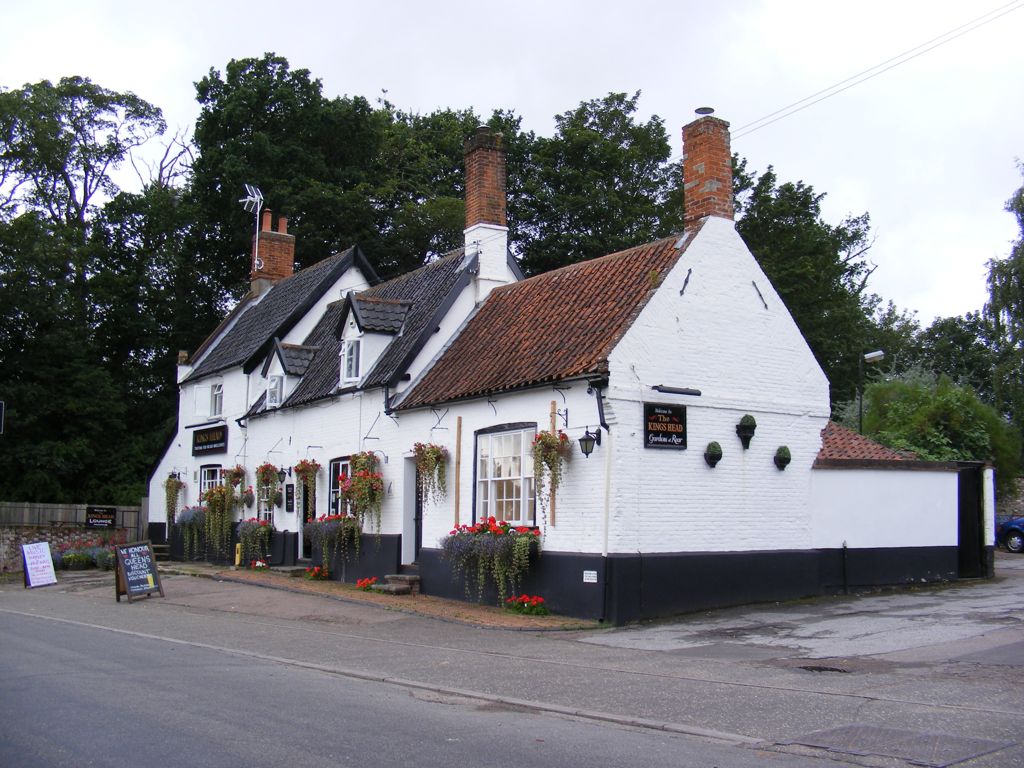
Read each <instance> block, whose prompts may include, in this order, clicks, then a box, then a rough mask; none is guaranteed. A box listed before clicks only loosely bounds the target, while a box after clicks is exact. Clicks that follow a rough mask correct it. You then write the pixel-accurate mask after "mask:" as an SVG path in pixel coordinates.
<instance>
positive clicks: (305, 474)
mask: <svg viewBox="0 0 1024 768" xmlns="http://www.w3.org/2000/svg"><path fill="white" fill-rule="evenodd" d="M293 469H294V470H295V476H296V477H297V478H298V479H299V482H301V483H302V492H303V493H304V494H305V495H306V498H307V499H309V508H310V509H316V476H317V475H319V474H320V469H321V467H320V464H319V463H318V462H317V461H316V460H315V459H302V460H301V461H300V462H299V463H298V464H296V465H295V466H294V467H293Z"/></svg>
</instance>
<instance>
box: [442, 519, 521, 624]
mask: <svg viewBox="0 0 1024 768" xmlns="http://www.w3.org/2000/svg"><path fill="white" fill-rule="evenodd" d="M534 548H536V550H537V553H538V554H540V531H539V530H537V529H536V528H527V527H526V526H518V527H512V526H511V525H509V523H507V522H505V521H502V522H498V521H497V520H495V518H493V517H489V518H487V521H486V522H482V523H477V524H476V525H462V526H459V527H458V528H456V529H455V530H453V531H452V532H451V533H450V534H448V535H447V536H446V537H445V538H443V539H442V540H441V550H442V557H443V558H444V559H445V560H447V561H448V562H449V563H451V568H452V577H453V578H457V577H460V576H461V577H462V580H463V583H464V585H465V588H466V595H467V596H472V590H473V588H474V587H475V589H476V599H477V601H479V602H482V601H483V599H484V589H485V587H486V586H487V583H488V581H492V582H493V583H494V586H495V588H496V589H497V590H498V605H499V606H500V605H502V604H503V603H504V602H505V597H506V595H508V594H509V592H515V591H516V590H517V589H518V587H519V583H520V581H522V579H523V577H524V576H525V575H526V574H527V572H528V571H529V569H530V551H531V550H532V549H534Z"/></svg>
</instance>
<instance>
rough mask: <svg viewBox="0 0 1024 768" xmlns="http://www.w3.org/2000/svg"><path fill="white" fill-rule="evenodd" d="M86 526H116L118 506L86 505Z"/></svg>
mask: <svg viewBox="0 0 1024 768" xmlns="http://www.w3.org/2000/svg"><path fill="white" fill-rule="evenodd" d="M85 527H86V528H116V527H117V507H86V508H85Z"/></svg>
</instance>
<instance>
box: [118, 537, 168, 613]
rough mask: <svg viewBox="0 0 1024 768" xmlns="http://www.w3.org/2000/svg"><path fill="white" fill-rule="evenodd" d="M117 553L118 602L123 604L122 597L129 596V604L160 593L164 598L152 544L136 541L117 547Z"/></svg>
mask: <svg viewBox="0 0 1024 768" xmlns="http://www.w3.org/2000/svg"><path fill="white" fill-rule="evenodd" d="M115 551H116V552H117V559H116V560H115V562H114V569H115V570H116V571H117V573H116V578H115V579H114V594H115V597H117V602H121V595H127V596H128V602H129V603H130V602H131V601H132V598H135V597H142V596H143V595H147V596H148V595H151V594H152V593H153V592H159V593H160V597H163V596H164V588H163V585H161V584H160V574H159V572H158V571H157V569H156V557H154V555H153V545H152V544H151V543H150V542H148V541H136V542H133V543H131V544H123V545H121V546H118V547H116V550H115Z"/></svg>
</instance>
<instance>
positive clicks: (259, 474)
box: [256, 461, 279, 501]
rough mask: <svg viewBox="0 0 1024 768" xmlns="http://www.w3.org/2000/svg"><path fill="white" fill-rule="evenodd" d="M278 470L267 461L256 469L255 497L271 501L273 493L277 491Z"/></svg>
mask: <svg viewBox="0 0 1024 768" xmlns="http://www.w3.org/2000/svg"><path fill="white" fill-rule="evenodd" d="M278 472H279V470H278V468H277V467H275V466H274V465H273V464H271V463H270V462H269V461H268V462H266V463H264V464H260V465H259V466H258V467H256V496H257V497H258V498H261V499H267V500H268V501H272V497H273V495H274V494H273V492H274V491H275V490H276V489H277V486H278V481H277V473H278Z"/></svg>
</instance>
